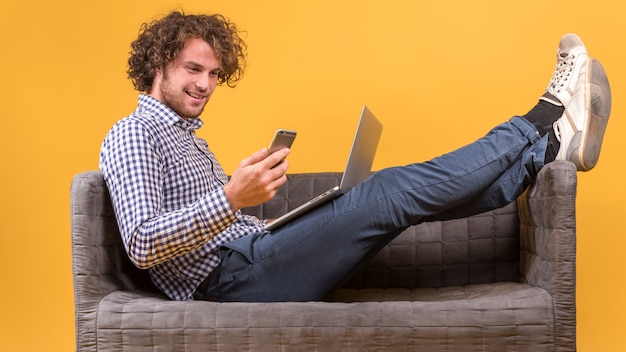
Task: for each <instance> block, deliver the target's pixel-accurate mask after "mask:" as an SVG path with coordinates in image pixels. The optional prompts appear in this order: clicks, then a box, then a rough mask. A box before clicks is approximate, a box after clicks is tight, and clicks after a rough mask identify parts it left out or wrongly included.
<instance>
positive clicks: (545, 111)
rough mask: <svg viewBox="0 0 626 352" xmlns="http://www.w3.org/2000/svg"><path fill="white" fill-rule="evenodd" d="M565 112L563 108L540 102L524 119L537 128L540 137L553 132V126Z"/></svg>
mask: <svg viewBox="0 0 626 352" xmlns="http://www.w3.org/2000/svg"><path fill="white" fill-rule="evenodd" d="M564 110H565V108H564V107H562V106H557V105H554V104H550V103H548V102H547V101H544V100H539V102H538V103H537V105H535V106H534V107H533V108H532V109H530V111H529V112H527V113H526V115H524V116H522V117H523V118H524V119H526V120H527V121H528V122H530V123H531V124H533V125H534V126H535V128H537V131H538V132H539V135H540V136H545V134H546V133H548V132H550V131H552V124H553V123H554V121H556V120H558V119H559V118H560V117H561V115H563V111H564ZM555 137H556V136H555Z"/></svg>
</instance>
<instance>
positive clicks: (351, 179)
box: [265, 106, 383, 230]
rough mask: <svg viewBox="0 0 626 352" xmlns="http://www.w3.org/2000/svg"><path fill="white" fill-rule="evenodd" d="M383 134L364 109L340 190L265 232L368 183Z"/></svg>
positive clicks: (306, 205) (295, 211) (299, 209)
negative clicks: (360, 184) (362, 183)
mask: <svg viewBox="0 0 626 352" xmlns="http://www.w3.org/2000/svg"><path fill="white" fill-rule="evenodd" d="M382 132H383V125H382V124H381V123H380V121H378V119H377V118H376V116H374V114H373V113H372V112H371V111H370V110H369V109H368V108H367V106H363V110H362V111H361V119H360V120H359V124H358V126H357V129H356V133H355V135H354V140H353V141H352V149H351V150H350V155H349V156H348V162H347V163H346V169H345V170H344V172H343V177H342V178H341V183H340V184H339V186H335V187H333V188H331V189H329V190H328V191H326V192H324V193H322V194H320V195H319V196H317V197H315V198H313V199H311V200H310V201H308V202H306V203H304V204H302V205H301V206H299V207H297V208H295V209H293V210H292V211H290V212H288V213H287V214H285V215H283V216H281V217H279V218H278V219H276V220H274V221H272V222H270V223H268V224H266V225H265V229H266V230H275V229H277V228H279V227H280V226H283V225H284V224H286V223H288V222H290V221H292V220H293V219H295V218H297V217H299V216H301V215H302V214H304V213H306V212H308V211H310V210H312V209H314V208H316V207H318V206H320V205H322V204H324V203H326V202H328V201H330V200H332V199H333V198H336V197H338V196H340V195H342V194H344V193H345V192H347V191H349V190H350V189H351V188H352V187H354V186H356V185H358V184H359V183H361V182H363V181H365V179H366V178H368V177H369V175H370V173H371V170H372V163H373V162H374V156H375V155H376V149H377V148H378V141H379V140H380V136H381V134H382Z"/></svg>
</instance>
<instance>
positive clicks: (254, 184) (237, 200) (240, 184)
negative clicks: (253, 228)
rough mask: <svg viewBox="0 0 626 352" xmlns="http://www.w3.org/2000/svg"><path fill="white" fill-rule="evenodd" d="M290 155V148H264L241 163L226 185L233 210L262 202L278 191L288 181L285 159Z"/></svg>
mask: <svg viewBox="0 0 626 352" xmlns="http://www.w3.org/2000/svg"><path fill="white" fill-rule="evenodd" d="M287 155H289V149H287V148H283V149H280V150H278V151H276V152H274V153H272V154H269V153H268V151H267V149H266V148H263V149H261V150H260V151H258V152H256V153H254V154H252V155H251V156H249V157H248V158H246V159H244V160H242V161H241V163H239V166H238V167H237V169H236V170H235V171H234V172H233V175H232V176H231V178H230V181H229V182H228V183H227V184H226V185H225V186H224V193H225V194H226V198H228V201H229V202H230V206H231V207H232V208H233V210H235V211H237V210H239V209H241V208H245V207H251V206H255V205H259V204H261V203H263V202H266V201H268V200H270V199H272V198H273V197H274V196H275V195H276V192H277V191H278V188H279V187H280V186H282V185H283V184H284V183H285V182H287V176H286V173H287V168H288V167H289V164H288V163H287V160H284V159H285V158H286V157H287Z"/></svg>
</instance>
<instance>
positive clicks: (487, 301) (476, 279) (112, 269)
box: [71, 162, 576, 352]
mask: <svg viewBox="0 0 626 352" xmlns="http://www.w3.org/2000/svg"><path fill="white" fill-rule="evenodd" d="M340 176H341V175H340V174H338V173H317V174H314V173H311V174H296V175H290V176H289V182H288V184H287V185H286V186H284V187H282V188H281V190H280V192H279V194H278V195H277V197H276V198H275V199H274V200H273V201H271V202H268V203H266V204H264V205H263V206H259V207H256V208H253V209H247V210H246V211H247V212H248V213H251V214H254V215H257V216H261V217H275V216H277V215H279V214H281V213H282V212H284V211H286V210H288V209H291V208H294V207H296V206H298V205H299V204H300V203H302V202H303V201H305V200H307V199H309V198H310V197H312V196H313V195H316V194H318V193H320V192H321V191H323V190H325V189H328V188H330V186H331V185H335V184H336V183H337V182H338V180H339V178H340ZM575 195H576V170H575V167H574V166H573V164H571V163H568V162H554V163H551V164H549V165H548V166H547V167H546V168H544V169H543V170H542V172H541V173H540V175H539V176H538V179H537V182H536V184H535V185H534V186H533V187H531V188H530V189H529V190H528V191H527V192H526V193H525V194H524V195H523V196H522V197H520V199H518V201H517V202H513V203H511V204H509V205H508V206H506V207H504V208H501V209H498V210H495V211H493V212H488V213H485V214H481V215H478V216H475V217H470V218H465V219H458V220H453V221H446V222H431V223H425V224H421V225H418V226H414V227H411V228H409V229H407V231H405V232H404V233H402V234H401V235H400V236H398V238H396V239H395V240H394V241H392V242H391V243H390V244H389V245H387V246H386V247H385V248H384V249H383V250H382V251H381V252H380V253H379V254H378V255H376V256H375V257H374V258H373V260H372V261H371V262H370V263H369V264H368V265H367V266H366V267H365V268H364V269H363V270H362V271H361V272H360V273H358V274H357V275H356V276H355V277H354V278H352V279H351V280H349V281H348V282H347V283H346V284H345V285H344V287H342V288H341V289H339V290H337V291H335V292H333V293H332V294H331V295H329V296H328V297H326V299H325V300H324V301H323V302H304V303H294V302H284V303H215V302H173V301H169V300H167V299H166V298H165V297H164V296H163V295H162V294H160V293H159V292H157V291H156V290H155V289H154V287H153V286H152V285H151V284H150V282H149V280H148V277H147V275H146V273H145V272H143V271H141V270H138V269H136V268H135V267H133V266H132V264H130V262H129V261H128V259H127V257H126V255H125V253H124V250H123V247H122V245H121V240H120V236H119V233H118V230H117V226H116V222H115V217H114V214H113V211H112V208H111V204H110V200H109V196H108V193H107V190H106V187H105V185H104V181H103V179H102V176H101V174H100V173H99V172H96V171H89V172H85V173H82V174H79V175H77V176H75V178H74V180H73V183H72V188H71V219H72V257H73V258H72V270H73V277H74V287H75V310H76V338H77V350H80V351H161V350H164V351H183V350H187V351H196V350H198V351H200V350H201V351H222V350H228V351H266V350H267V351H276V350H288V351H292V350H293V351H297V350H303V351H316V350H324V351H335V350H336V351H389V350H394V351H395V350H399V351H400V350H410V351H414V350H420V351H533V352H535V351H537V352H539V351H573V350H575V349H576V309H575V261H576V257H575V255H576V232H575V226H576V221H575Z"/></svg>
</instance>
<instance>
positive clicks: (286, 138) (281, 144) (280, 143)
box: [267, 129, 296, 154]
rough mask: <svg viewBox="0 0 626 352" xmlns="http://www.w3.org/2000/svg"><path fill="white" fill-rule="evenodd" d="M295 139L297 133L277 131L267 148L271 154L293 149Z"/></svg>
mask: <svg viewBox="0 0 626 352" xmlns="http://www.w3.org/2000/svg"><path fill="white" fill-rule="evenodd" d="M295 138H296V131H291V130H283V129H279V130H276V133H274V138H272V141H271V142H270V146H269V147H268V148H267V150H268V151H269V152H270V154H271V153H273V152H275V151H277V150H279V149H282V148H291V145H292V144H293V140H294V139H295Z"/></svg>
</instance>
